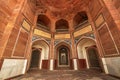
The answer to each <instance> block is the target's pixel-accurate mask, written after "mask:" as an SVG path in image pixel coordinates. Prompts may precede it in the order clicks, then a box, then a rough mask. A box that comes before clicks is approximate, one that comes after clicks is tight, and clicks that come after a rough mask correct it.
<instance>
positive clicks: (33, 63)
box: [30, 49, 40, 68]
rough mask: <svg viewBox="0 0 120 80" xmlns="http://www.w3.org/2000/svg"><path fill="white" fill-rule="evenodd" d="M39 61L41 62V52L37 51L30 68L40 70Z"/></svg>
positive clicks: (33, 53) (33, 52)
mask: <svg viewBox="0 0 120 80" xmlns="http://www.w3.org/2000/svg"><path fill="white" fill-rule="evenodd" d="M39 60H40V51H39V50H37V49H36V50H33V51H32V57H31V65H30V68H38V67H39Z"/></svg>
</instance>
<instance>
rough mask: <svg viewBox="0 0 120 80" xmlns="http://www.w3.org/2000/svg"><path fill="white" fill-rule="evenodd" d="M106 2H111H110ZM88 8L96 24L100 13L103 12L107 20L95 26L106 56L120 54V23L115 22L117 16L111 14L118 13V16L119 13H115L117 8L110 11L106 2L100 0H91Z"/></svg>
mask: <svg viewBox="0 0 120 80" xmlns="http://www.w3.org/2000/svg"><path fill="white" fill-rule="evenodd" d="M116 1H119V0H116ZM106 4H109V2H108V3H106ZM88 8H89V11H90V14H91V18H92V20H93V22H94V24H95V21H96V19H97V17H98V16H99V15H100V14H103V17H104V20H105V21H104V22H103V23H102V24H101V25H100V26H99V27H96V26H95V28H96V31H97V33H98V34H97V35H98V36H99V43H100V44H102V49H103V51H104V56H111V55H112V54H118V52H117V49H118V50H119V51H120V41H119V40H120V32H119V29H118V25H116V24H115V18H114V17H112V16H111V15H116V18H117V14H113V13H114V10H115V9H114V10H113V11H111V12H110V11H109V10H108V7H106V5H105V4H104V2H102V1H101V2H100V0H91V2H90V3H89V5H88ZM111 10H112V8H111ZM114 43H115V44H114ZM115 46H117V49H116V48H115Z"/></svg>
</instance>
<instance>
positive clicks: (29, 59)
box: [25, 14, 38, 70]
mask: <svg viewBox="0 0 120 80" xmlns="http://www.w3.org/2000/svg"><path fill="white" fill-rule="evenodd" d="M37 18H38V15H37V14H36V15H35V17H34V22H33V26H32V27H31V31H30V34H29V38H28V43H27V51H26V55H25V58H27V60H28V66H27V70H28V69H29V67H30V61H31V53H32V37H33V34H34V32H33V30H34V28H35V27H36V24H37Z"/></svg>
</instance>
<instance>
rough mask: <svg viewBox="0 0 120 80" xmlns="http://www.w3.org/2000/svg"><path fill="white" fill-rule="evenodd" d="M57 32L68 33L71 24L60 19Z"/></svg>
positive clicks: (56, 27) (57, 23) (57, 22)
mask: <svg viewBox="0 0 120 80" xmlns="http://www.w3.org/2000/svg"><path fill="white" fill-rule="evenodd" d="M55 29H56V32H66V31H68V29H69V23H68V21H67V20H65V19H60V20H58V21H56V23H55Z"/></svg>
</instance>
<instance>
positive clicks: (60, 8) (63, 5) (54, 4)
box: [36, 0, 88, 18]
mask: <svg viewBox="0 0 120 80" xmlns="http://www.w3.org/2000/svg"><path fill="white" fill-rule="evenodd" d="M87 2H88V0H37V2H36V4H37V6H38V7H40V8H43V9H46V11H50V14H51V15H52V16H54V17H56V18H70V15H72V14H75V13H77V12H78V11H79V10H80V9H81V8H84V6H85V5H86V3H87Z"/></svg>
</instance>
